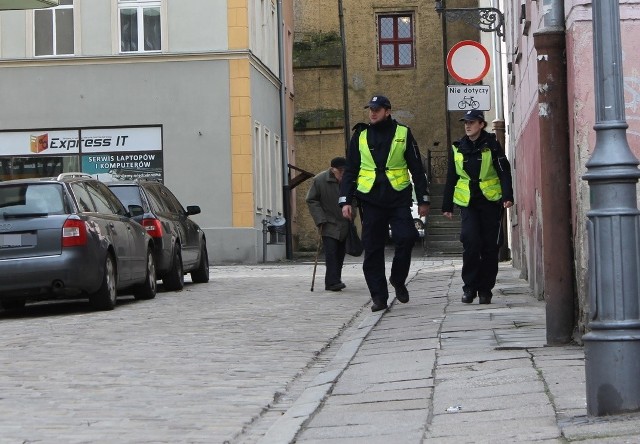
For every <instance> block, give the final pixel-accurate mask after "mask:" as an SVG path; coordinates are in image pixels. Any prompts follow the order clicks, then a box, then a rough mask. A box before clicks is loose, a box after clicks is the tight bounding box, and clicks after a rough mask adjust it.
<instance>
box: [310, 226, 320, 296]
mask: <svg viewBox="0 0 640 444" xmlns="http://www.w3.org/2000/svg"><path fill="white" fill-rule="evenodd" d="M320 233H321V232H320V229H318V235H320ZM321 245H322V236H319V239H318V249H317V250H316V260H315V263H314V264H313V277H312V278H311V291H313V286H314V284H315V283H316V269H317V268H318V256H320V246H321Z"/></svg>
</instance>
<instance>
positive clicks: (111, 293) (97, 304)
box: [89, 254, 117, 310]
mask: <svg viewBox="0 0 640 444" xmlns="http://www.w3.org/2000/svg"><path fill="white" fill-rule="evenodd" d="M116 278H117V275H116V267H115V265H114V263H113V257H112V256H111V255H110V254H107V258H106V259H105V263H104V276H103V277H102V285H101V286H100V288H99V289H98V291H96V292H95V293H93V294H92V295H91V296H90V297H89V301H90V303H91V305H92V306H93V308H95V309H96V310H113V309H114V307H115V306H116V297H117V291H116Z"/></svg>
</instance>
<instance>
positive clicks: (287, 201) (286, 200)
mask: <svg viewBox="0 0 640 444" xmlns="http://www.w3.org/2000/svg"><path fill="white" fill-rule="evenodd" d="M277 20H278V71H279V73H278V78H279V79H280V140H281V149H282V156H281V157H282V207H283V209H282V211H283V213H284V214H283V217H284V220H285V254H286V257H287V259H293V235H292V233H291V186H290V185H289V144H288V139H289V138H288V131H289V129H288V127H287V96H286V94H287V91H286V86H287V84H286V75H285V71H284V54H285V51H284V21H283V18H282V0H278V11H277Z"/></svg>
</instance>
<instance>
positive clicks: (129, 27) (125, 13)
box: [118, 0, 162, 52]
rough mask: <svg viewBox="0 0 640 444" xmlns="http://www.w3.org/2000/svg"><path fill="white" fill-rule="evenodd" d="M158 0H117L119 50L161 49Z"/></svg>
mask: <svg viewBox="0 0 640 444" xmlns="http://www.w3.org/2000/svg"><path fill="white" fill-rule="evenodd" d="M160 4H161V2H160V0H118V12H119V18H120V52H154V51H160V50H161V49H162V32H161V28H160V25H161V22H160Z"/></svg>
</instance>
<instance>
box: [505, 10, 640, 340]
mask: <svg viewBox="0 0 640 444" xmlns="http://www.w3.org/2000/svg"><path fill="white" fill-rule="evenodd" d="M518 3H519V2H518ZM526 5H527V8H528V9H527V18H528V19H529V20H530V21H531V28H530V30H529V32H528V34H527V35H525V34H524V33H523V24H522V22H521V21H520V20H519V17H520V10H519V4H516V5H515V6H514V5H510V2H507V5H506V6H505V8H506V11H505V12H506V13H507V20H506V23H507V24H511V25H512V26H511V27H510V29H509V30H508V31H507V33H508V39H507V45H508V48H507V51H508V52H510V53H511V54H512V55H511V58H510V59H508V60H507V61H515V57H516V50H517V52H520V53H521V59H520V61H519V63H517V64H514V75H515V77H514V78H511V79H510V80H511V81H512V82H509V83H510V85H509V105H508V106H509V109H510V110H511V115H510V117H511V119H512V121H511V122H510V131H509V140H510V141H511V146H512V149H513V156H514V157H515V161H516V169H515V170H514V180H515V186H516V203H517V205H518V209H517V224H515V225H514V227H513V236H512V237H513V239H514V242H513V244H512V256H513V257H514V265H516V266H519V268H521V269H523V270H524V271H525V273H524V274H525V275H527V277H528V280H529V283H530V285H531V287H532V288H534V289H535V290H536V294H538V295H540V294H541V293H542V292H543V291H544V288H542V285H543V280H542V266H541V263H542V245H541V239H542V237H541V233H542V231H541V230H542V226H541V219H540V217H539V214H540V211H541V210H540V209H541V205H542V202H540V198H539V192H538V188H539V183H540V182H539V180H540V176H539V175H540V171H538V170H539V165H540V152H539V146H538V144H539V133H538V131H539V126H538V111H537V99H538V97H537V61H536V57H537V54H535V52H536V51H535V49H533V50H532V47H533V37H532V36H533V34H534V33H535V32H536V31H537V30H538V29H539V28H540V27H541V26H542V24H543V22H542V9H541V8H542V7H543V6H544V5H543V4H542V2H535V1H531V0H527V1H526ZM564 7H565V19H566V24H565V26H566V59H567V100H568V109H569V121H568V122H567V127H568V129H569V146H570V153H569V156H570V162H571V172H572V177H571V196H572V197H571V205H572V224H573V245H574V266H575V280H576V283H577V288H576V291H577V295H578V300H579V307H578V321H579V322H578V324H579V325H578V328H579V334H581V333H583V332H584V330H585V325H586V320H587V313H588V309H589V307H588V298H587V292H588V288H587V283H588V269H587V257H588V243H587V232H586V223H587V212H588V211H589V208H590V206H589V186H588V183H587V182H585V181H584V180H582V176H583V175H584V174H585V173H586V166H585V165H586V162H587V161H588V160H589V158H590V156H591V154H592V152H593V149H594V146H595V139H596V137H595V130H594V129H593V126H594V123H595V95H594V91H595V88H594V72H593V62H592V59H593V32H592V22H591V7H590V3H586V2H584V1H577V0H565V2H564ZM620 17H621V35H622V52H623V70H624V101H625V113H626V121H627V123H628V125H629V129H628V130H627V141H628V143H629V146H630V148H631V150H632V152H633V153H634V154H635V156H636V157H638V158H640V50H638V48H640V0H621V1H620ZM532 102H535V103H532Z"/></svg>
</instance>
